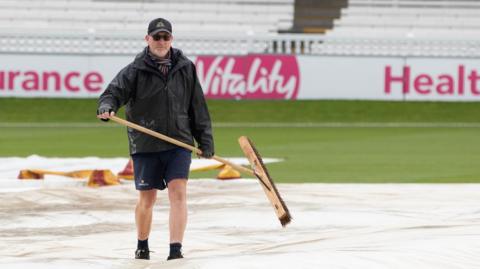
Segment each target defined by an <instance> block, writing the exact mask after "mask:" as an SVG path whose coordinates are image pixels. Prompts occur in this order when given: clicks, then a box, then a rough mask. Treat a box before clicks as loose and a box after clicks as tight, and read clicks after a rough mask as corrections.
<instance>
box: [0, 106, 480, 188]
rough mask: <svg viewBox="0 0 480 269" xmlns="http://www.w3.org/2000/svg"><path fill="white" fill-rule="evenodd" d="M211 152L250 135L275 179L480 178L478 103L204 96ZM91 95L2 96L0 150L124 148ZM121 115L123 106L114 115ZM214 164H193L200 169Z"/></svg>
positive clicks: (50, 152) (121, 135)
mask: <svg viewBox="0 0 480 269" xmlns="http://www.w3.org/2000/svg"><path fill="white" fill-rule="evenodd" d="M209 107H210V110H211V113H212V119H213V122H214V126H215V128H214V135H215V143H216V151H217V154H218V155H220V156H224V157H230V156H232V157H234V156H237V157H238V156H242V152H241V150H240V148H239V147H238V143H237V138H238V137H239V136H241V135H247V136H249V137H250V138H251V139H252V140H253V141H254V142H255V143H256V146H257V148H258V149H259V151H260V153H261V154H262V155H263V156H265V157H276V158H283V159H285V161H284V162H281V163H275V164H270V165H269V169H270V172H271V174H272V176H273V177H274V178H275V179H276V180H277V181H279V182H480V169H478V166H476V165H477V164H478V163H479V162H480V145H479V143H477V140H478V137H479V136H480V117H478V115H480V114H479V112H480V106H479V105H478V104H476V103H430V102H375V101H362V102H359V101H298V102H288V101H275V102H267V101H253V102H252V101H209ZM95 109H96V100H94V99H79V100H71V99H68V100H65V99H56V100H55V99H13V98H2V99H0V130H1V132H0V156H28V155H31V154H37V155H42V156H72V157H73V156H105V157H107V156H122V157H124V156H127V155H128V150H127V139H126V132H125V129H124V128H123V127H119V126H117V125H115V123H100V122H98V121H97V120H96V119H95V117H94V114H95ZM120 115H122V114H120ZM212 175H214V173H204V172H203V173H194V174H193V175H192V176H193V177H208V176H212Z"/></svg>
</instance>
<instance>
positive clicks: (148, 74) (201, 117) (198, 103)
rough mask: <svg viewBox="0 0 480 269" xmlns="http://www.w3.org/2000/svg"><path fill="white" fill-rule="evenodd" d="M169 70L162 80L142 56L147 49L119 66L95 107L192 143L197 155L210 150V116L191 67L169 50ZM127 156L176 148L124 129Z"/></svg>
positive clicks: (146, 54) (192, 65) (211, 139)
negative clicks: (121, 109) (170, 59)
mask: <svg viewBox="0 0 480 269" xmlns="http://www.w3.org/2000/svg"><path fill="white" fill-rule="evenodd" d="M171 55H172V64H173V65H172V67H171V69H170V71H169V73H168V77H165V76H164V75H163V74H162V73H161V72H160V71H159V70H158V68H157V67H156V64H155V63H154V62H153V61H152V59H151V58H150V57H149V55H148V47H147V48H145V50H144V51H143V52H141V53H139V54H138V55H137V56H136V58H135V60H134V61H133V62H132V63H130V64H129V65H127V66H126V67H125V68H123V69H122V70H121V71H120V72H119V73H118V74H117V75H116V77H115V78H114V79H113V80H112V82H110V84H109V85H108V87H107V89H106V90H105V92H103V94H102V95H101V96H100V99H99V100H98V109H99V110H100V109H105V108H106V109H112V110H113V111H115V112H117V110H118V109H119V108H120V107H121V106H123V105H126V107H125V113H126V117H127V120H128V121H131V122H134V123H136V124H139V125H141V126H143V127H146V128H148V129H151V130H154V131H157V132H160V133H162V134H164V135H167V136H170V137H172V138H175V139H177V140H180V141H182V142H184V143H187V144H190V145H192V146H193V145H194V142H193V138H195V140H196V141H197V143H198V145H199V148H200V149H201V150H202V151H209V152H212V153H213V152H214V147H213V136H212V127H211V121H210V115H209V113H208V108H207V105H206V102H205V97H204V95H203V91H202V88H201V86H200V83H199V81H198V77H197V72H196V70H195V65H194V64H193V63H192V62H191V61H190V60H188V59H187V58H186V57H185V56H184V55H183V53H182V51H180V50H178V49H173V48H172V49H171ZM128 140H129V144H130V154H135V153H139V152H158V151H164V150H168V149H172V148H174V147H176V146H175V145H173V144H170V143H168V142H164V141H162V140H160V139H158V138H155V137H152V136H150V135H147V134H143V133H141V132H139V131H136V130H134V129H131V128H128Z"/></svg>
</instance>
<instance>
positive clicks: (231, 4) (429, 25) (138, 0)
mask: <svg viewBox="0 0 480 269" xmlns="http://www.w3.org/2000/svg"><path fill="white" fill-rule="evenodd" d="M338 1H339V2H331V1H330V2H328V1H325V2H322V3H323V4H321V5H320V4H318V6H316V2H315V1H314V0H302V1H298V2H296V1H295V0H163V1H161V0H2V1H0V52H7V53H14V52H19V53H23V52H28V53H82V54H85V53H86V54H133V53H135V52H138V51H139V50H140V49H141V48H142V47H143V46H144V45H145V43H144V41H143V37H144V35H145V28H146V25H147V23H148V22H149V21H150V20H151V19H152V18H155V17H165V18H168V19H170V20H171V21H172V22H173V24H174V32H175V41H174V42H175V43H174V45H175V46H178V47H181V48H182V49H183V50H184V51H185V52H186V53H187V54H190V55H195V54H245V53H301V54H322V55H352V54H353V55H382V56H383V55H387V56H388V55H392V56H406V55H415V56H439V57H443V56H447V57H450V56H455V57H459V56H460V57H478V56H480V41H479V40H478V36H480V35H479V34H480V17H479V16H478V14H480V1H477V0H458V1H456V0H349V1H348V3H346V2H345V1H343V0H342V1H340V0H338ZM300 3H304V6H303V7H302V8H300V6H299V4H300ZM294 7H295V11H294ZM313 7H315V8H313ZM300 11H302V12H303V13H302V12H300ZM318 12H320V13H319V14H317V13H318ZM299 14H303V15H301V16H300V15H299ZM294 15H295V16H296V17H295V18H294ZM335 18H337V19H335ZM332 21H333V23H332ZM295 31H303V32H311V33H323V32H325V34H324V35H321V34H292V33H291V32H295ZM25 33H28V34H25Z"/></svg>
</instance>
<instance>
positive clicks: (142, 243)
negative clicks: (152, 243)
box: [137, 238, 148, 249]
mask: <svg viewBox="0 0 480 269" xmlns="http://www.w3.org/2000/svg"><path fill="white" fill-rule="evenodd" d="M137 248H138V249H148V238H147V239H145V240H140V239H139V240H138V243H137Z"/></svg>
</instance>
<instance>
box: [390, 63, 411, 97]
mask: <svg viewBox="0 0 480 269" xmlns="http://www.w3.org/2000/svg"><path fill="white" fill-rule="evenodd" d="M393 82H400V83H402V91H403V93H408V92H409V91H410V67H409V66H404V67H403V74H402V75H401V76H400V77H394V76H392V67H391V66H389V65H388V66H387V67H386V68H385V93H388V94H389V93H391V92H392V83H393Z"/></svg>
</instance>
